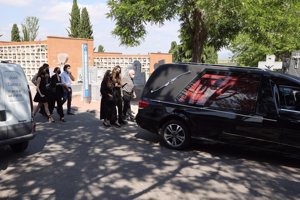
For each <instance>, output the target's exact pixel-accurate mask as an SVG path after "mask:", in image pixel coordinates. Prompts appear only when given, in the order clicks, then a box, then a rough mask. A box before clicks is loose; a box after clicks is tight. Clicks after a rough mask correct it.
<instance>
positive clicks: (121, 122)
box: [119, 120, 127, 125]
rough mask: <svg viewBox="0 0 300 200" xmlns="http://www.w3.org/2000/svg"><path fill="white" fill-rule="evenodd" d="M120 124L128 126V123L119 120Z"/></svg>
mask: <svg viewBox="0 0 300 200" xmlns="http://www.w3.org/2000/svg"><path fill="white" fill-rule="evenodd" d="M119 124H124V125H125V124H127V122H126V121H124V120H119Z"/></svg>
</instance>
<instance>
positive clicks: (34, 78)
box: [31, 63, 51, 117]
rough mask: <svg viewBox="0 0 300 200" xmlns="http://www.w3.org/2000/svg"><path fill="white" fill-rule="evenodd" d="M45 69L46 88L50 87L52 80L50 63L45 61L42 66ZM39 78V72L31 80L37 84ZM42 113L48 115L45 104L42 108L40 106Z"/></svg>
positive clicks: (49, 97)
mask: <svg viewBox="0 0 300 200" xmlns="http://www.w3.org/2000/svg"><path fill="white" fill-rule="evenodd" d="M41 67H42V68H43V69H44V70H45V78H46V88H49V87H48V86H49V82H50V72H49V65H48V64H47V63H44V64H43V65H42V66H41ZM37 78H38V73H36V74H35V75H34V76H33V77H32V79H31V82H32V83H33V84H34V85H35V86H36V85H37ZM47 98H48V101H50V100H51V96H48V97H47ZM40 113H41V115H43V116H45V117H47V114H46V112H45V108H44V105H43V104H42V105H41V108H40Z"/></svg>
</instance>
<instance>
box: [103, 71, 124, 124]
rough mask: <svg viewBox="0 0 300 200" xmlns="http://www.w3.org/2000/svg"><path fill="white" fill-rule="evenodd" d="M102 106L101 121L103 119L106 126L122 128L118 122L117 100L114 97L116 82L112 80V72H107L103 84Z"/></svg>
mask: <svg viewBox="0 0 300 200" xmlns="http://www.w3.org/2000/svg"><path fill="white" fill-rule="evenodd" d="M100 93H101V96H102V97H101V106H100V120H101V119H103V120H104V122H103V124H104V126H110V125H114V126H116V127H120V124H119V123H118V122H117V109H116V99H115V95H114V82H113V80H112V72H111V70H107V71H106V72H105V74H104V77H103V80H102V82H101V88H100Z"/></svg>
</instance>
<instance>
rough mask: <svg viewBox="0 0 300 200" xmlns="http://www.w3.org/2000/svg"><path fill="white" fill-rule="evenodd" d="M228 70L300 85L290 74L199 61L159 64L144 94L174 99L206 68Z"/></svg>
mask: <svg viewBox="0 0 300 200" xmlns="http://www.w3.org/2000/svg"><path fill="white" fill-rule="evenodd" d="M210 69H212V70H225V71H226V70H228V71H231V72H245V73H255V74H262V75H264V76H270V77H274V81H275V83H287V84H288V85H293V84H295V85H298V86H300V79H299V78H297V77H293V76H291V75H288V74H283V73H279V72H272V71H266V70H262V69H259V68H256V67H239V66H225V65H214V64H213V65H212V64H199V63H172V64H164V65H161V66H159V67H158V68H157V69H156V70H155V71H154V72H153V73H152V75H151V76H150V78H149V79H148V81H147V83H146V85H145V87H144V91H143V94H142V96H143V97H146V98H155V99H160V100H172V99H174V98H175V97H176V96H177V95H178V93H179V92H180V91H181V90H182V88H183V87H185V86H186V85H187V84H189V83H190V81H192V80H193V79H194V78H195V77H196V76H197V75H198V74H200V73H201V72H203V71H204V70H210Z"/></svg>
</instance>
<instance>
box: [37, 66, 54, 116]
mask: <svg viewBox="0 0 300 200" xmlns="http://www.w3.org/2000/svg"><path fill="white" fill-rule="evenodd" d="M46 85H47V72H46V69H45V68H44V67H40V68H39V71H38V74H37V83H36V91H37V92H36V95H35V97H34V99H33V101H34V102H38V105H37V107H36V108H35V109H34V111H33V114H32V115H33V117H34V116H35V115H36V113H37V111H38V110H39V109H40V108H41V106H42V105H44V108H45V113H46V114H47V117H48V119H49V122H54V119H53V118H52V116H51V114H50V111H49V108H48V99H49V91H48V90H47V88H46Z"/></svg>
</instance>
